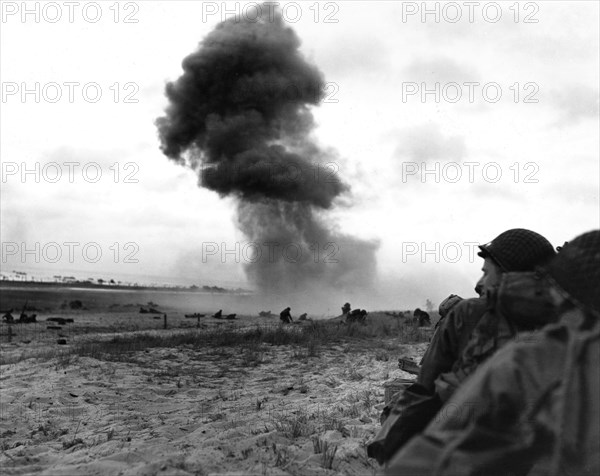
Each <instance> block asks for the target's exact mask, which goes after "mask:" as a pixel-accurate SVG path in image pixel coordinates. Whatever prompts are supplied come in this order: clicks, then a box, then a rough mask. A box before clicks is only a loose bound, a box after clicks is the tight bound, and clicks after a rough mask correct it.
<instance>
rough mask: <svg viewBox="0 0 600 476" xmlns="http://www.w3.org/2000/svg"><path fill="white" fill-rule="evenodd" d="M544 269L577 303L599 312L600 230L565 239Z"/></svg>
mask: <svg viewBox="0 0 600 476" xmlns="http://www.w3.org/2000/svg"><path fill="white" fill-rule="evenodd" d="M543 270H544V271H545V272H546V274H547V276H548V277H549V278H550V280H551V281H553V282H554V284H556V285H557V286H558V287H559V288H560V289H561V290H563V291H564V292H565V293H566V294H568V297H569V299H570V300H571V301H573V302H574V303H575V304H576V305H578V306H579V307H582V308H586V309H588V310H590V311H593V312H594V313H596V314H598V315H600V230H593V231H589V232H587V233H584V234H583V235H579V236H578V237H577V238H575V239H573V240H572V241H569V242H567V243H565V245H564V246H563V247H562V248H561V250H560V251H559V253H558V254H557V255H556V257H555V258H554V259H553V260H552V261H551V262H550V263H548V265H547V266H544V267H543Z"/></svg>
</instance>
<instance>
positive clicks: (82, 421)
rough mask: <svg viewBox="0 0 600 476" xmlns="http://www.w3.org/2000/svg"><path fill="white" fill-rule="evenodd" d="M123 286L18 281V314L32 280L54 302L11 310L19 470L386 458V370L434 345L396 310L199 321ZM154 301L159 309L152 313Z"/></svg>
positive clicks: (371, 470) (4, 414)
mask: <svg viewBox="0 0 600 476" xmlns="http://www.w3.org/2000/svg"><path fill="white" fill-rule="evenodd" d="M98 294H100V295H101V297H95V298H94V296H95V295H98ZM116 294H117V295H118V296H117V297H115V296H110V294H109V293H98V292H96V293H95V295H92V296H89V297H88V298H87V299H86V298H85V296H83V297H82V296H77V295H74V294H73V293H69V294H68V296H65V295H61V292H59V291H51V290H44V292H42V293H40V291H34V290H31V289H29V290H27V291H19V290H14V289H13V290H6V289H2V293H1V294H0V296H1V297H2V309H3V310H6V308H10V307H14V308H15V313H14V314H16V315H15V317H17V318H18V314H19V313H20V308H18V310H17V304H18V302H21V300H22V298H23V297H25V295H26V296H27V297H26V298H27V299H28V306H32V307H35V308H36V309H37V310H38V311H27V313H28V314H31V313H33V312H37V314H38V322H37V323H30V324H13V325H10V326H9V325H7V324H6V323H2V325H1V326H0V334H1V335H0V350H1V352H2V365H1V366H0V386H1V388H0V396H1V398H0V444H1V448H2V452H1V453H0V466H1V467H2V472H3V474H45V475H71V474H72V475H84V474H97V475H120V474H123V475H127V474H136V475H138V474H139V475H142V474H143V475H150V474H157V475H163V474H173V475H174V474H177V475H187V474H194V475H208V474H273V475H276V474H298V475H311V474H315V475H318V474H357V475H358V474H360V475H363V474H375V473H376V471H377V468H378V467H377V464H376V462H374V461H373V460H369V459H368V458H367V457H366V451H365V444H366V442H367V441H368V440H369V439H371V438H372V436H373V435H374V434H375V433H376V431H377V429H378V427H379V420H378V419H379V414H380V411H381V409H382V407H383V400H384V383H385V382H388V381H390V380H392V379H395V378H411V376H410V375H409V374H407V373H405V372H403V371H401V370H399V369H398V363H397V359H398V357H400V356H401V355H402V356H408V357H411V358H413V359H415V360H418V359H419V358H420V356H421V355H422V354H423V352H424V351H425V349H426V347H427V343H426V342H427V341H428V339H429V335H430V331H428V330H426V329H422V328H417V327H415V326H414V324H413V323H412V322H410V321H409V320H404V319H402V318H396V317H391V316H388V315H385V314H383V313H371V314H370V315H369V316H368V317H367V321H368V322H367V324H366V325H357V324H351V325H347V324H342V323H341V322H340V320H339V319H329V320H319V321H312V322H311V321H306V322H302V323H300V324H295V325H280V324H279V323H278V322H279V319H278V317H277V318H275V317H271V318H260V317H258V316H250V315H239V316H237V319H236V320H232V321H224V320H217V319H213V318H211V317H204V318H201V319H200V322H198V320H197V319H189V318H185V317H184V313H185V312H192V309H189V308H187V311H186V310H183V309H182V308H178V307H177V306H176V305H173V304H172V303H171V302H169V300H172V299H174V298H173V297H172V296H170V297H169V296H165V295H163V296H161V295H160V293H155V294H152V293H150V294H146V293H142V294H140V295H135V294H134V295H126V296H123V294H122V293H116ZM65 297H66V300H67V301H68V302H67V309H61V306H62V304H63V302H64V301H65ZM161 297H162V299H161ZM76 299H80V300H81V301H82V304H83V307H84V308H87V310H86V309H77V310H73V309H70V308H69V302H70V301H72V300H76ZM92 299H95V300H92ZM115 300H116V301H115ZM150 301H151V302H152V303H153V304H155V305H156V306H154V307H156V308H157V309H158V310H160V311H161V314H156V317H159V319H155V318H154V316H155V315H153V314H140V313H139V306H140V305H143V306H144V307H146V308H148V307H150V306H149V305H148V302H150ZM163 301H164V302H166V303H167V304H163ZM13 303H14V304H13ZM7 304H8V305H7ZM115 304H118V305H115ZM21 306H22V304H21ZM196 310H198V311H200V312H201V311H202V310H203V309H196ZM162 313H166V314H167V316H168V329H166V330H165V329H163V320H162V319H163V317H162V316H163V314H162ZM225 313H226V310H225V309H224V314H225ZM47 317H64V318H71V319H73V322H72V323H67V324H64V325H60V326H56V327H60V329H47V326H48V324H49V322H46V321H45V319H46V318H47ZM50 324H56V323H50ZM198 324H199V327H198ZM9 327H10V328H11V331H10V332H9V331H8V328H9ZM9 334H10V337H9ZM9 339H10V342H8V340H9ZM58 339H64V340H65V341H66V344H65V345H59V344H58V343H57V341H58Z"/></svg>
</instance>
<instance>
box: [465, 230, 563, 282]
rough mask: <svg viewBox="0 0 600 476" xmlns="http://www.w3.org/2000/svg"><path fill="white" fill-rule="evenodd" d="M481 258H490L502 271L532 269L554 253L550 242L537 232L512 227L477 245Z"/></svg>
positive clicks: (543, 262)
mask: <svg viewBox="0 0 600 476" xmlns="http://www.w3.org/2000/svg"><path fill="white" fill-rule="evenodd" d="M479 249H480V251H479V253H477V254H478V255H479V256H481V257H482V258H487V257H490V258H492V259H493V260H494V261H495V262H496V263H497V264H498V266H500V268H501V269H502V271H504V272H510V271H533V270H534V268H535V267H536V266H541V265H543V264H545V263H547V262H548V261H549V260H550V259H551V258H553V257H554V256H555V255H556V252H555V251H554V248H553V247H552V244H551V243H550V242H549V241H548V240H547V239H546V238H544V237H543V236H542V235H540V234H539V233H536V232H535V231H531V230H526V229H524V228H513V229H511V230H507V231H505V232H504V233H500V234H499V235H498V236H497V237H496V238H494V239H493V240H492V241H490V242H489V243H487V244H485V245H480V246H479Z"/></svg>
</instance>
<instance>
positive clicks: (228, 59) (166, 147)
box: [157, 11, 377, 293]
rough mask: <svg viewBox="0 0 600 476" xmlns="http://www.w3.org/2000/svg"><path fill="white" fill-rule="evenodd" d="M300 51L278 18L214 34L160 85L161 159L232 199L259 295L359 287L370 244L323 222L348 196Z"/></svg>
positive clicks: (314, 79)
mask: <svg viewBox="0 0 600 476" xmlns="http://www.w3.org/2000/svg"><path fill="white" fill-rule="evenodd" d="M299 46H300V41H299V39H298V37H297V36H296V34H295V33H294V32H293V30H291V29H290V28H289V27H287V26H286V25H285V23H284V22H283V20H282V18H281V15H280V14H279V12H277V11H276V12H275V14H274V15H271V16H270V17H268V18H261V19H260V20H259V21H253V22H249V21H245V20H244V19H240V18H237V19H233V18H232V19H230V20H228V21H225V22H222V23H220V24H219V25H217V27H216V28H215V29H214V30H213V31H212V32H211V33H210V34H209V35H207V37H206V38H205V39H204V40H203V41H202V42H201V43H200V45H199V47H198V49H197V51H196V52H194V53H192V54H191V55H189V56H188V57H186V58H185V59H184V61H183V70H184V73H183V75H182V76H181V77H180V78H179V79H177V80H176V81H175V82H172V83H169V84H167V87H166V96H167V98H168V99H169V102H170V103H169V105H168V107H167V109H166V114H165V116H164V117H161V118H159V119H158V120H157V126H158V129H159V134H160V139H161V142H162V150H163V152H164V153H165V155H167V156H168V157H169V158H171V159H173V160H175V161H177V162H179V163H183V164H187V165H189V166H192V167H194V168H195V169H196V170H198V171H199V175H200V181H201V184H202V185H203V186H204V187H207V188H209V189H211V190H214V191H216V192H218V193H219V194H220V195H221V196H233V197H235V198H237V203H238V210H237V213H238V220H239V228H240V230H241V231H242V232H243V233H244V235H245V236H246V237H247V238H248V240H249V241H250V242H252V243H255V244H256V245H257V246H256V247H255V248H253V251H254V252H253V254H252V257H251V259H249V261H248V262H247V263H246V265H245V266H246V272H247V274H248V277H249V278H250V279H251V280H252V282H254V283H255V284H256V285H257V286H258V287H259V288H260V289H262V290H263V291H270V292H280V293H285V292H288V291H290V290H293V289H299V290H301V289H307V288H312V287H314V286H311V284H312V285H317V286H319V285H325V284H326V285H328V286H341V287H344V288H346V289H348V288H353V287H357V286H361V287H363V286H368V284H369V281H370V280H371V279H372V277H373V275H374V272H375V259H374V254H375V249H376V246H377V245H376V244H374V243H372V242H365V241H361V240H357V239H354V238H352V237H350V236H348V235H347V234H341V233H339V232H337V231H335V230H333V229H332V227H331V226H328V225H327V224H326V222H325V221H324V217H323V216H322V215H323V210H326V209H330V208H331V207H332V205H333V204H334V200H335V199H336V197H338V196H340V195H341V194H343V193H344V192H346V191H348V190H349V187H348V185H347V184H345V183H343V182H342V181H341V180H340V178H339V177H338V176H337V175H335V174H333V173H331V171H328V170H327V169H326V168H324V166H323V164H324V163H325V162H327V161H331V158H330V157H328V156H327V153H326V152H325V151H324V150H322V149H321V148H320V147H319V146H318V145H317V144H316V143H315V142H314V140H312V138H311V136H310V133H311V131H312V129H313V128H314V121H313V116H312V114H311V112H310V109H309V107H310V106H313V105H317V104H318V103H319V101H320V100H321V99H322V96H323V92H324V79H323V75H322V74H321V72H320V71H319V70H318V69H317V68H316V67H315V66H313V65H310V64H309V63H307V62H306V61H305V59H304V58H303V57H302V55H301V54H300V52H299V50H298V48H299Z"/></svg>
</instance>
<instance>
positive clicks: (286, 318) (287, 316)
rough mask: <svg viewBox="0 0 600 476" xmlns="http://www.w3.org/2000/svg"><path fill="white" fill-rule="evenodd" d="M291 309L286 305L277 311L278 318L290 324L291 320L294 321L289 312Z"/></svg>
mask: <svg viewBox="0 0 600 476" xmlns="http://www.w3.org/2000/svg"><path fill="white" fill-rule="evenodd" d="M291 310H292V308H291V307H286V308H285V309H284V310H283V311H281V312H280V313H279V319H280V320H281V321H282V322H283V323H284V324H291V323H292V322H294V320H293V319H292V314H291V313H290V311H291Z"/></svg>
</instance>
